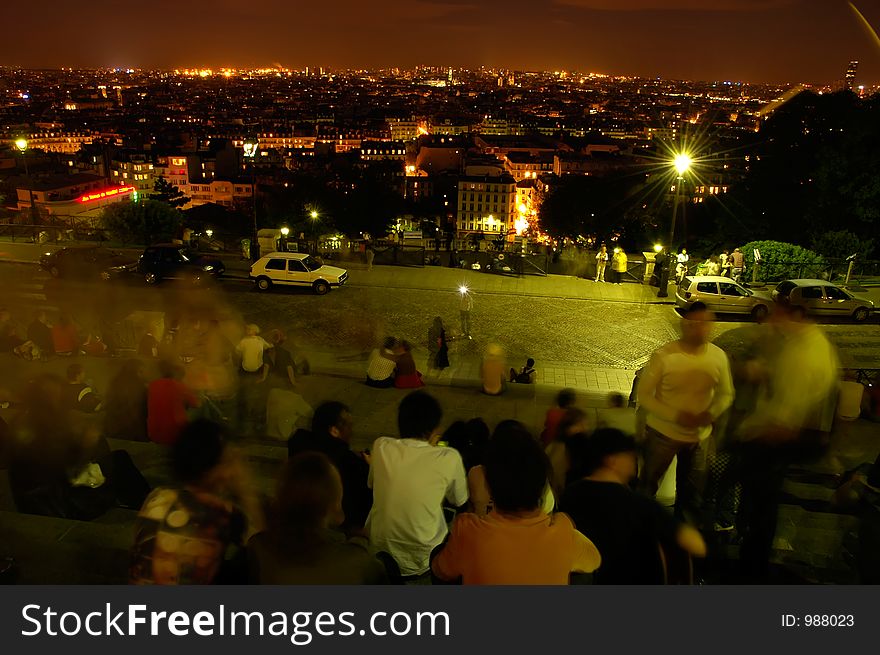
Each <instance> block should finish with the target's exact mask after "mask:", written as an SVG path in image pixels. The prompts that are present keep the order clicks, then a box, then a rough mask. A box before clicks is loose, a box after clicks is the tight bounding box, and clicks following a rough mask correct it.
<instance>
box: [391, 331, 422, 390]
mask: <svg viewBox="0 0 880 655" xmlns="http://www.w3.org/2000/svg"><path fill="white" fill-rule="evenodd" d="M397 353H398V354H397V375H396V376H395V378H394V386H395V387H397V388H398V389H418V388H420V387H424V386H425V382H424V381H423V380H422V374H421V373H419V371H418V369H417V368H416V362H415V360H414V359H413V356H412V346H411V345H410V343H409V341H401V342H400V346H399V348H398V349H397Z"/></svg>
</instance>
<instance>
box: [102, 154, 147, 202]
mask: <svg viewBox="0 0 880 655" xmlns="http://www.w3.org/2000/svg"><path fill="white" fill-rule="evenodd" d="M110 171H111V173H110V175H111V177H112V179H113V182H115V183H117V184H124V185H126V186H133V187H134V188H135V190H136V191H137V192H138V193H139V194H140V195H141V196H142V197H145V196H146V195H149V194H150V193H152V192H153V187H154V186H155V184H156V178H157V177H158V176H157V175H156V172H155V166H154V165H153V163H152V162H150V161H147V158H146V157H145V156H144V155H132V156H131V157H127V158H125V159H121V158H119V159H117V158H114V159H112V160H111V161H110Z"/></svg>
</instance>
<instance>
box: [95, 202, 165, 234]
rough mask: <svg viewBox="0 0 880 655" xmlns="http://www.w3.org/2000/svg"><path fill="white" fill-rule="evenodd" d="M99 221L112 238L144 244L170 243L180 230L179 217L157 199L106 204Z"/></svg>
mask: <svg viewBox="0 0 880 655" xmlns="http://www.w3.org/2000/svg"><path fill="white" fill-rule="evenodd" d="M101 219H102V222H103V225H104V227H105V228H106V229H107V231H108V232H109V233H110V234H111V235H113V237H114V238H116V239H119V240H120V241H122V242H124V243H140V244H144V245H146V244H150V243H155V242H159V241H168V240H170V239H171V238H172V237H173V236H174V234H175V233H176V232H177V230H178V229H179V228H180V224H181V219H182V215H181V213H180V212H179V211H178V210H177V209H174V208H173V207H169V206H168V205H166V204H165V203H163V202H159V201H158V200H141V201H139V202H117V203H114V204H112V205H109V206H107V207H106V208H105V209H104V212H103V214H102V216H101Z"/></svg>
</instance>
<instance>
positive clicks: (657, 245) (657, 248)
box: [654, 243, 663, 252]
mask: <svg viewBox="0 0 880 655" xmlns="http://www.w3.org/2000/svg"><path fill="white" fill-rule="evenodd" d="M661 250H663V246H662V245H661V244H659V243H655V244H654V252H660V251H661Z"/></svg>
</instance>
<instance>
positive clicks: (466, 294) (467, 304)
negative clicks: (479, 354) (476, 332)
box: [458, 287, 474, 339]
mask: <svg viewBox="0 0 880 655" xmlns="http://www.w3.org/2000/svg"><path fill="white" fill-rule="evenodd" d="M459 293H460V294H461V300H460V301H459V303H458V311H459V314H460V315H461V336H463V337H465V338H466V339H473V337H472V336H471V312H472V311H473V309H474V297H473V296H472V295H471V292H470V291H468V290H467V289H466V288H465V287H462V288H461V290H460V292H459Z"/></svg>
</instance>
